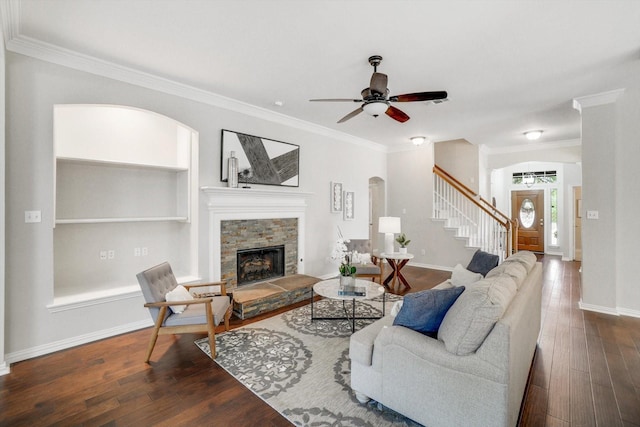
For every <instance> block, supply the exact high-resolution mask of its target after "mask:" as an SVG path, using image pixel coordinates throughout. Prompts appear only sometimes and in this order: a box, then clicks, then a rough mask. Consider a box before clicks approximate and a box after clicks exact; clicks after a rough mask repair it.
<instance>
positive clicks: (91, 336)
mask: <svg viewBox="0 0 640 427" xmlns="http://www.w3.org/2000/svg"><path fill="white" fill-rule="evenodd" d="M150 326H153V322H152V321H151V319H149V320H141V321H139V322H133V323H127V324H126V325H121V326H116V327H114V328H109V329H103V330H101V331H96V332H91V333H88V334H84V335H78V336H77V337H71V338H66V339H63V340H60V341H55V342H52V343H49V344H43V345H38V346H35V347H31V348H27V349H25V350H20V351H16V352H13V353H8V354H6V360H7V363H9V364H11V363H16V362H20V361H22V360H27V359H32V358H34V357H38V356H42V355H45V354H49V353H54V352H56V351H60V350H66V349H68V348H71V347H76V346H79V345H82V344H87V343H90V342H93V341H98V340H101V339H105V338H110V337H114V336H116V335H120V334H125V333H127V332H132V331H137V330H138V329H143V328H148V327H150ZM0 369H1V367H0ZM1 372H2V371H1V370H0V373H1Z"/></svg>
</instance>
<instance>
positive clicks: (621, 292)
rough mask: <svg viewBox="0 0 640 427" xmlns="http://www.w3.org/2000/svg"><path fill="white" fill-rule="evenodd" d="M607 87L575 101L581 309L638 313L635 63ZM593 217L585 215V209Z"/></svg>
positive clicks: (639, 125) (639, 92) (639, 155)
mask: <svg viewBox="0 0 640 427" xmlns="http://www.w3.org/2000/svg"><path fill="white" fill-rule="evenodd" d="M631 68H632V69H631V70H630V71H629V72H628V74H627V75H625V76H621V78H620V80H619V81H618V84H619V85H620V86H618V87H622V88H625V89H624V90H621V91H620V90H613V91H611V92H604V93H599V94H595V95H589V96H585V97H582V98H578V99H577V104H578V105H579V106H580V107H581V110H582V138H583V175H584V184H583V187H582V200H583V203H582V209H583V212H582V217H583V221H582V230H583V233H582V236H583V263H582V300H581V302H580V306H581V307H582V308H585V309H588V310H594V311H601V312H605V313H613V314H626V315H631V316H636V317H640V282H638V279H637V277H638V273H637V272H638V268H637V247H636V245H637V240H638V236H640V225H639V224H638V214H637V212H638V211H639V210H640V180H638V179H637V178H636V177H635V175H636V171H637V169H638V166H637V165H638V164H640V149H639V142H638V139H639V135H640V122H639V121H638V117H639V114H640V83H639V82H638V79H637V76H638V73H640V64H638V63H637V62H636V63H634V67H631ZM589 210H592V211H598V217H599V218H598V219H597V220H596V219H586V215H585V212H586V211H589Z"/></svg>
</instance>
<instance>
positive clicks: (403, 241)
mask: <svg viewBox="0 0 640 427" xmlns="http://www.w3.org/2000/svg"><path fill="white" fill-rule="evenodd" d="M396 242H398V244H399V245H400V249H398V252H400V253H401V254H406V253H407V246H409V243H410V242H411V240H409V239H407V236H406V235H405V234H404V233H400V235H399V236H398V237H396Z"/></svg>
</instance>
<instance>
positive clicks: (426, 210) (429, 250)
mask: <svg viewBox="0 0 640 427" xmlns="http://www.w3.org/2000/svg"><path fill="white" fill-rule="evenodd" d="M433 165H434V153H433V145H432V144H425V145H422V146H420V147H417V148H415V149H410V150H407V151H399V152H394V153H389V155H388V174H389V182H388V186H387V215H389V216H398V217H400V218H401V225H402V231H403V232H404V233H405V234H406V235H407V238H409V239H411V243H410V245H409V249H408V251H409V252H410V253H413V254H414V255H415V258H414V259H413V260H412V261H411V264H414V265H421V266H427V267H436V268H453V267H454V266H455V265H456V264H457V263H460V264H462V265H467V264H468V262H469V260H470V259H471V257H472V256H473V252H474V251H475V250H471V249H467V248H465V243H464V241H463V240H456V239H454V238H453V233H452V232H451V231H446V230H445V229H444V228H443V225H442V223H441V222H434V221H432V220H431V217H432V214H433V173H432V169H433ZM396 247H397V244H396ZM423 249H424V252H425V253H424V255H423V254H422V250H423Z"/></svg>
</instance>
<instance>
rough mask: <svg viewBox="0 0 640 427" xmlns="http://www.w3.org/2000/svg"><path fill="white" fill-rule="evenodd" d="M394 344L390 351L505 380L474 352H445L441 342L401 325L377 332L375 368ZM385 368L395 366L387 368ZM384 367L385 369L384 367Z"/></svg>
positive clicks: (505, 374) (403, 362)
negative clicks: (460, 354)
mask: <svg viewBox="0 0 640 427" xmlns="http://www.w3.org/2000/svg"><path fill="white" fill-rule="evenodd" d="M391 347H394V353H396V354H403V355H410V356H412V357H414V358H418V359H420V360H422V361H424V362H425V363H426V364H428V365H432V366H435V367H436V368H437V369H450V370H453V371H456V372H459V373H467V374H471V375H476V376H479V377H482V378H486V379H488V380H490V381H495V382H499V383H506V381H507V377H508V372H505V371H502V370H500V369H498V368H497V367H496V366H493V365H491V364H490V363H488V362H487V361H485V360H482V359H481V358H480V357H478V356H477V355H476V354H475V353H473V354H470V355H467V356H457V355H455V354H453V353H450V352H449V351H447V349H446V348H445V346H444V343H443V342H442V341H439V340H437V339H435V338H431V337H428V336H426V335H423V334H421V333H419V332H416V331H414V330H412V329H409V328H405V327H404V326H393V325H391V326H387V327H385V328H382V329H381V330H380V332H379V333H378V336H377V337H376V339H375V342H374V344H373V356H372V365H373V368H374V369H376V370H380V371H381V370H382V368H383V367H382V364H383V360H384V357H383V355H384V352H385V349H387V350H388V349H389V348H391ZM407 361H408V360H393V361H392V363H393V364H394V365H397V367H398V369H401V368H400V367H403V366H407V365H406V362H407ZM386 369H395V368H394V367H387V368H386ZM386 369H385V370H386Z"/></svg>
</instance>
